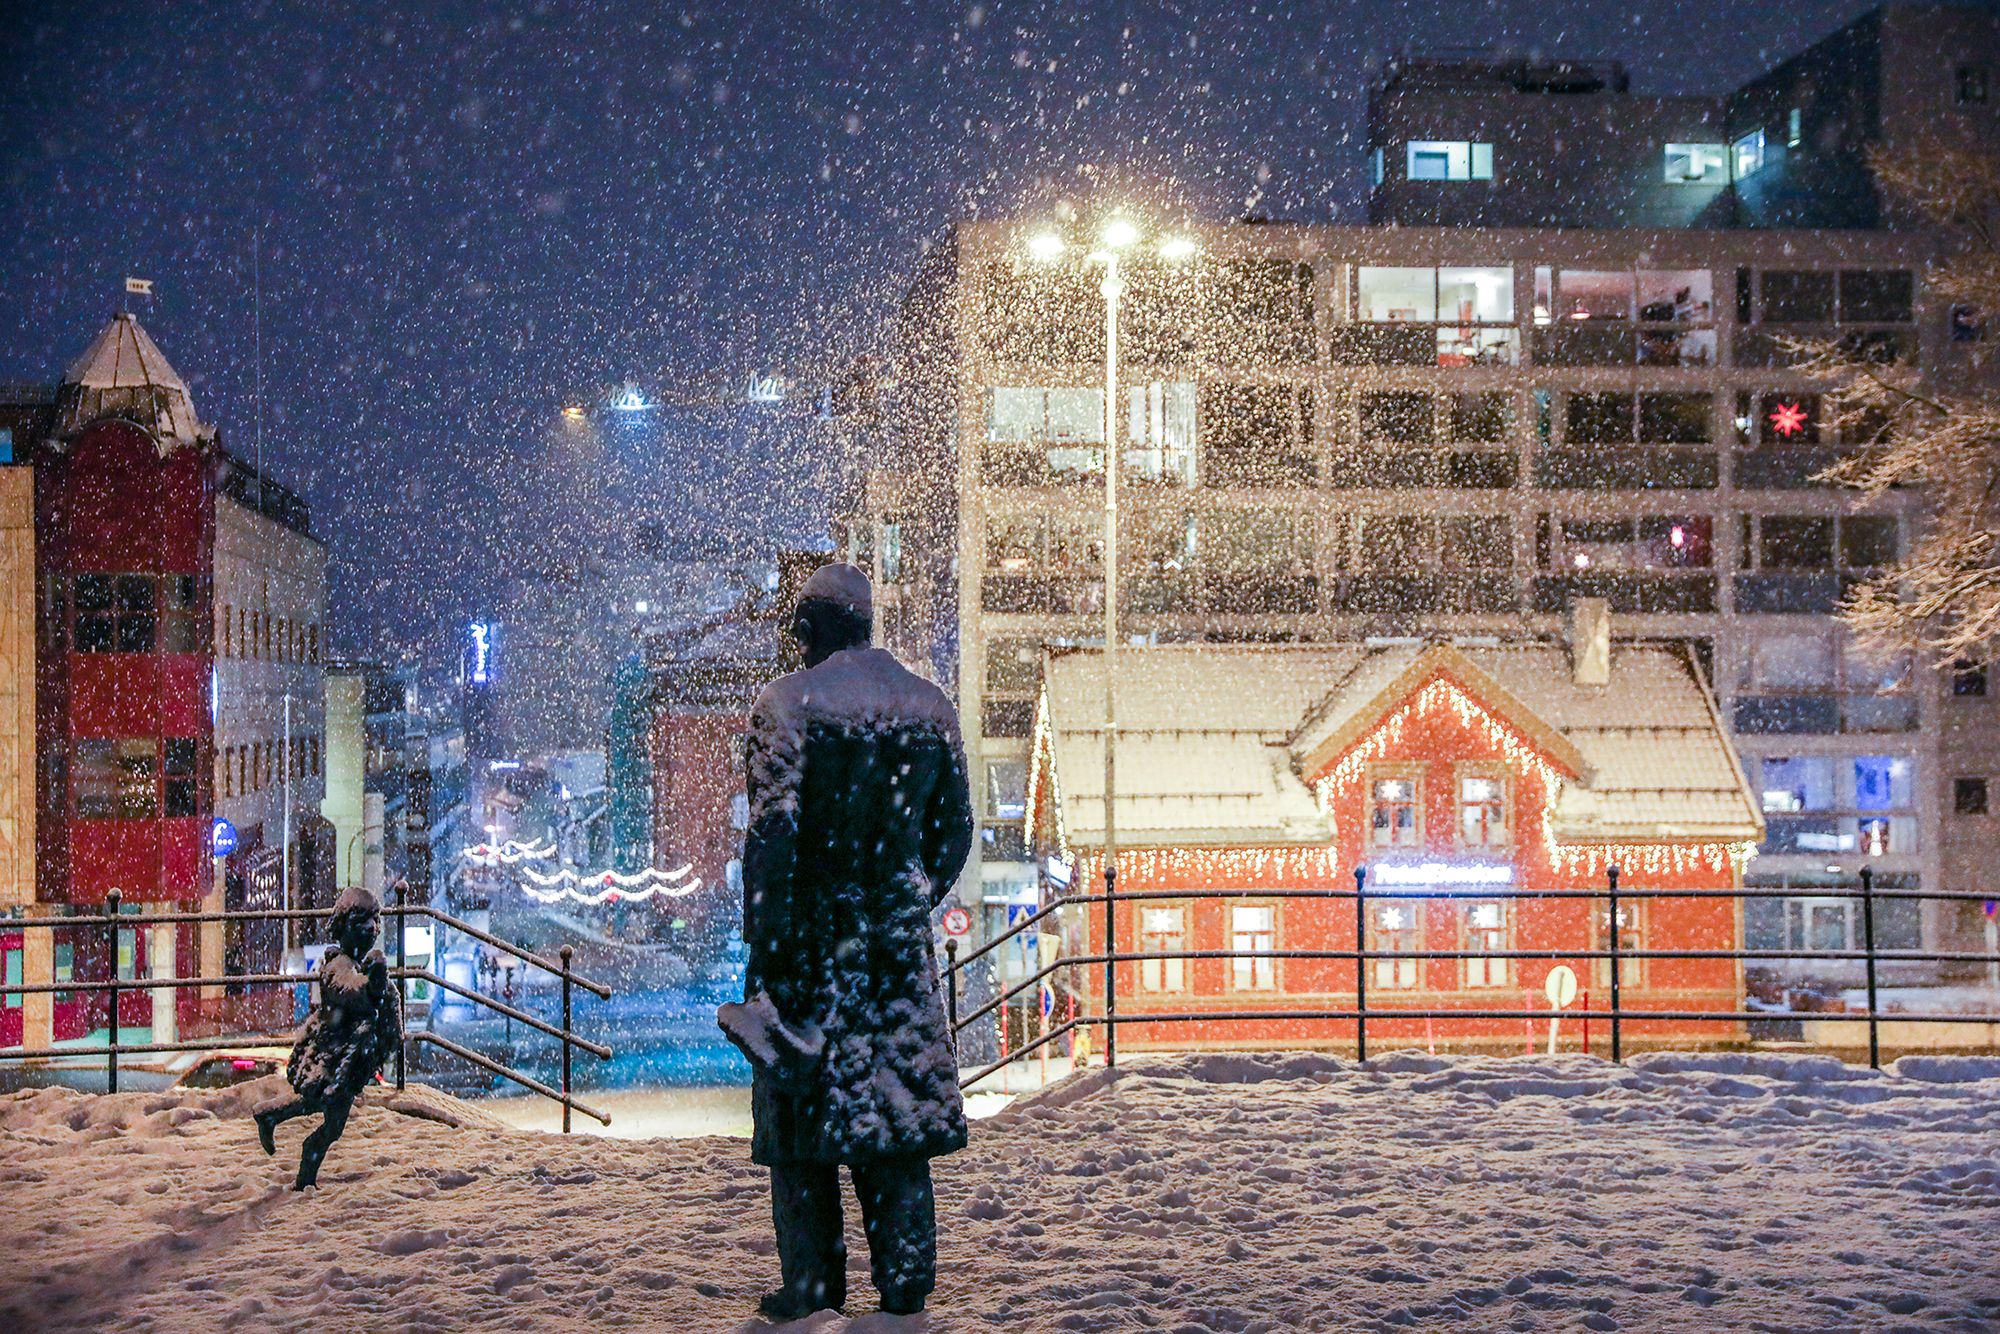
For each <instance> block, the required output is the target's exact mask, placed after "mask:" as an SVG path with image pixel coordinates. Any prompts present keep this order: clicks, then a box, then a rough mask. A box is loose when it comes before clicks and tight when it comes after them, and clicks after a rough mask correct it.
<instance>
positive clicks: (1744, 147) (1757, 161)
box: [1729, 130, 1764, 181]
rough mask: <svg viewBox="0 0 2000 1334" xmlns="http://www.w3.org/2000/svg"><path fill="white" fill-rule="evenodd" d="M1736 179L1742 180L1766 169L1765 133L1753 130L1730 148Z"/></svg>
mask: <svg viewBox="0 0 2000 1334" xmlns="http://www.w3.org/2000/svg"><path fill="white" fill-rule="evenodd" d="M1729 147H1730V155H1731V157H1732V158H1733V159H1734V164H1735V172H1734V174H1735V178H1736V179H1737V180H1739V181H1740V180H1742V179H1744V178H1745V177H1747V176H1753V175H1755V174H1756V173H1758V172H1760V171H1762V170H1763V169H1764V132H1763V131H1762V130H1752V131H1750V133H1748V134H1746V135H1744V136H1743V137H1742V138H1740V139H1738V140H1737V141H1736V142H1735V143H1733V144H1731V145H1730V146H1729Z"/></svg>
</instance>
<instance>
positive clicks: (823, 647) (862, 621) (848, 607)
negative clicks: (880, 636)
mask: <svg viewBox="0 0 2000 1334" xmlns="http://www.w3.org/2000/svg"><path fill="white" fill-rule="evenodd" d="M874 630H875V589H874V587H873V586H872V585H871V584H870V583H869V582H868V576H867V575H866V574H863V573H862V572H861V569H860V567H859V566H854V565H822V566H820V567H819V568H818V569H817V570H814V571H813V575H812V578H810V579H808V580H806V586H805V587H804V588H802V589H800V590H799V605H798V610H797V611H795V612H794V613H793V614H792V637H793V638H795V639H797V640H798V641H799V644H800V646H801V647H802V648H804V649H805V655H806V666H808V667H816V666H818V665H819V664H820V663H822V662H825V661H826V660H827V659H828V658H829V657H831V656H832V655H834V654H836V653H838V652H840V651H841V650H842V649H848V648H861V647H864V646H866V645H867V643H868V641H869V639H870V638H871V637H872V635H873V634H874Z"/></svg>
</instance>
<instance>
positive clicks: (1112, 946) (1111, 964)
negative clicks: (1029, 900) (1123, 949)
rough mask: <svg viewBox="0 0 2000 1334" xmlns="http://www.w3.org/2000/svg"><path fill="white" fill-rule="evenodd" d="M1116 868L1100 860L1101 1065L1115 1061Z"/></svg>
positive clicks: (1116, 977)
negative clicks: (1102, 914)
mask: <svg viewBox="0 0 2000 1334" xmlns="http://www.w3.org/2000/svg"><path fill="white" fill-rule="evenodd" d="M1117 953H1118V868H1117V867H1116V866H1113V865H1112V864H1111V863H1110V861H1109V860H1107V861H1106V862H1105V863H1104V1068H1105V1069H1106V1070H1110V1069H1112V1068H1114V1067H1115V1066H1117V1064H1118V965H1117V963H1116V962H1115V961H1114V957H1113V956H1115V955H1116V954H1117Z"/></svg>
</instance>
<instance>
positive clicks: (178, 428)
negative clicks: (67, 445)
mask: <svg viewBox="0 0 2000 1334" xmlns="http://www.w3.org/2000/svg"><path fill="white" fill-rule="evenodd" d="M63 387H64V391H65V392H64V394H63V399H64V403H65V410H64V414H63V421H62V428H61V429H63V430H65V431H71V430H75V429H76V428H78V427H80V426H86V425H88V424H89V423H91V422H93V421H96V420H98V419H99V418H101V417H109V416H120V417H125V418H128V419H131V420H135V421H138V422H139V424H140V425H142V426H145V427H146V428H147V429H148V430H150V431H152V432H153V434H154V435H155V436H157V437H159V439H160V441H161V443H162V444H163V445H175V444H181V445H186V444H193V443H194V442H195V441H197V440H199V439H203V438H205V437H207V436H210V435H212V434H213V432H211V431H210V430H209V428H208V427H207V426H204V425H203V424H202V423H201V422H200V421H199V420H198V419H197V418H196V417H195V415H194V400H193V397H192V396H191V395H190V394H189V392H188V386H187V381H185V380H183V379H181V377H180V373H179V372H178V371H176V370H175V369H174V368H173V366H172V364H171V363H169V362H168V360H167V358H166V355H165V354H164V353H162V352H161V351H160V348H159V344H157V343H155V342H154V341H153V339H152V336H151V335H149V334H148V333H147V332H146V330H145V328H144V326H142V325H141V324H140V323H139V317H138V316H136V315H134V314H133V313H132V312H131V311H129V310H126V311H120V312H119V313H118V314H117V315H115V316H114V317H112V320H111V322H110V323H109V324H107V325H105V326H104V328H103V330H102V331H101V332H99V334H98V335H97V337H96V338H94V339H92V340H91V344H90V346H89V347H87V348H85V349H84V350H83V355H82V356H79V357H78V358H77V359H76V360H75V361H73V362H71V363H70V366H69V369H68V370H67V371H65V372H63Z"/></svg>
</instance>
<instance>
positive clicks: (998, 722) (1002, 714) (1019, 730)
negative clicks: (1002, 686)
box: [979, 699, 1035, 736]
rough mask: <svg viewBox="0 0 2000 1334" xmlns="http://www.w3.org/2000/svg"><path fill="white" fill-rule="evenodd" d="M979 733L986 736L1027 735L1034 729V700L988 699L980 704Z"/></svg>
mask: <svg viewBox="0 0 2000 1334" xmlns="http://www.w3.org/2000/svg"><path fill="white" fill-rule="evenodd" d="M979 713H980V724H979V728H980V731H981V733H983V734H984V735H986V736H1027V735H1028V734H1029V733H1030V732H1032V731H1034V730H1035V701H1033V700H1031V699H989V700H987V701H985V702H984V703H983V704H981V705H980V710H979Z"/></svg>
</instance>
